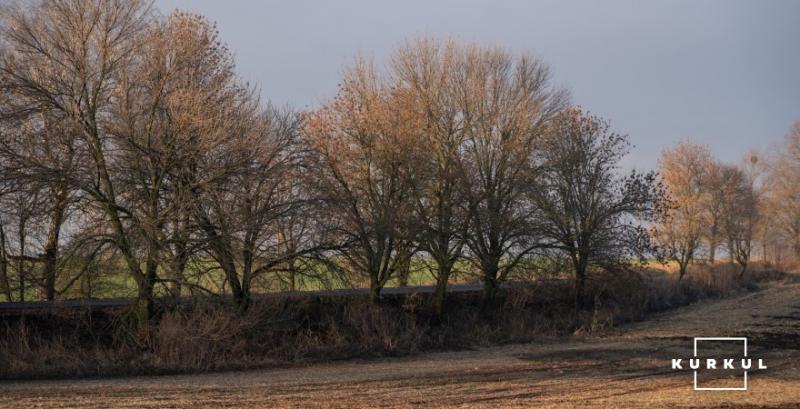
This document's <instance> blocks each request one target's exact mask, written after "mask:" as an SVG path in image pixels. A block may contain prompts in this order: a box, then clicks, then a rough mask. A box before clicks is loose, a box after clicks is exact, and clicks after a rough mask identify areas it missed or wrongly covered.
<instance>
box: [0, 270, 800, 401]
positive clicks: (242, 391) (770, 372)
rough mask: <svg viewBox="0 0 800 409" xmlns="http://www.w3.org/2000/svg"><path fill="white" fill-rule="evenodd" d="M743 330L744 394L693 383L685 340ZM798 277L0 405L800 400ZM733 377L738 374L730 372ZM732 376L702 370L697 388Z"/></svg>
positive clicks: (97, 383) (25, 392)
mask: <svg viewBox="0 0 800 409" xmlns="http://www.w3.org/2000/svg"><path fill="white" fill-rule="evenodd" d="M698 336H746V337H748V338H749V341H750V348H749V351H748V352H749V354H748V356H751V357H753V358H764V359H765V361H766V363H767V365H768V369H766V370H763V371H755V372H751V373H750V379H749V380H750V382H749V390H748V391H742V392H740V391H694V390H693V388H692V372H691V371H674V370H672V369H671V367H670V363H671V359H672V358H688V357H691V355H692V337H698ZM798 358H800V284H796V283H795V284H773V285H770V286H768V287H767V288H766V289H764V290H762V291H759V292H755V293H750V294H747V295H742V296H739V297H735V298H730V299H725V300H718V301H708V302H704V303H700V304H696V305H693V306H689V307H685V308H682V309H679V310H676V311H673V312H670V313H667V314H663V315H660V316H656V317H654V318H653V319H651V320H649V321H646V322H641V323H637V324H633V325H630V326H627V327H624V328H620V329H618V330H615V331H612V332H611V333H607V334H605V335H604V336H602V337H572V338H569V339H543V340H540V341H539V342H535V343H530V344H522V345H509V346H503V347H492V348H484V349H478V350H472V351H459V352H443V353H430V354H423V355H418V356H413V357H406V358H387V359H381V360H369V361H348V362H334V363H329V364H317V365H312V366H308V367H294V368H289V369H274V370H258V371H242V372H228V373H214V374H202V375H182V376H163V377H134V378H117V379H97V380H59V381H30V382H12V383H0V407H9V408H12V407H13V408H27V407H91V408H105V407H126V408H128V407H137V408H138V407H152V408H164V407H169V408H183V407H195V406H204V407H348V408H350V407H364V408H367V407H370V408H372V407H418V406H425V407H635V408H674V407H728V408H745V407H746V408H754V407H798V408H800V369H799V367H800V361H798ZM738 379H740V375H739V378H738ZM736 381H737V379H730V378H726V377H721V378H719V379H713V378H708V379H706V383H705V384H704V385H703V386H732V383H731V382H733V383H735V382H736Z"/></svg>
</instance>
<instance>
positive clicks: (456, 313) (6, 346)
mask: <svg viewBox="0 0 800 409" xmlns="http://www.w3.org/2000/svg"><path fill="white" fill-rule="evenodd" d="M774 280H794V276H793V275H790V274H786V273H781V272H778V271H775V270H771V269H769V268H764V267H758V268H753V269H752V271H751V272H750V273H749V274H748V275H746V276H745V277H744V279H739V277H738V270H737V269H736V268H734V267H732V266H731V267H729V266H723V265H717V266H713V267H712V266H703V265H696V266H694V267H693V268H692V270H691V271H690V272H689V274H688V275H687V276H686V277H685V278H684V279H683V280H682V281H680V282H679V281H677V280H676V277H675V276H674V274H672V273H671V272H669V271H664V270H662V269H655V268H650V269H637V270H619V271H613V272H607V271H606V272H595V273H593V274H592V275H591V277H590V280H589V288H588V290H589V291H588V294H589V295H588V296H589V297H591V298H592V299H591V302H590V303H589V304H590V305H593V306H594V307H593V309H592V310H591V311H586V312H582V313H580V314H578V315H576V314H575V312H574V311H573V309H572V305H573V300H572V289H571V286H570V285H569V283H564V285H554V284H552V283H550V284H537V283H535V282H534V283H529V284H525V285H519V286H516V287H513V288H512V289H509V290H507V291H505V292H504V293H503V294H502V297H501V300H500V302H499V303H498V304H497V305H496V306H495V308H492V309H490V310H488V311H487V310H486V309H485V308H482V306H481V302H480V298H479V294H472V293H458V294H451V295H450V296H449V297H448V299H447V304H446V313H445V314H444V315H443V316H442V317H437V316H435V315H433V314H432V312H431V311H432V309H431V307H430V305H429V300H428V298H427V297H426V296H423V295H420V294H415V295H409V296H395V297H387V298H386V299H385V300H384V303H383V304H382V305H381V306H377V305H374V304H372V303H370V302H368V301H367V300H366V299H360V298H348V297H295V298H289V299H281V300H271V301H257V302H254V304H253V306H252V308H251V309H250V310H249V311H248V312H247V313H246V314H244V315H240V314H237V313H236V312H235V310H234V309H233V308H231V307H230V306H228V305H225V304H220V303H219V302H214V301H212V300H198V301H197V302H196V303H195V304H193V305H183V306H179V307H173V308H170V309H167V310H164V311H162V312H161V314H160V316H159V317H158V319H157V321H156V322H154V323H153V331H152V333H151V334H150V336H149V337H148V338H146V339H144V340H142V339H139V338H137V337H135V336H134V335H132V333H133V332H132V331H129V330H128V327H127V326H126V321H125V319H124V317H125V312H124V311H121V310H103V311H67V312H50V313H47V314H37V315H24V316H4V317H2V324H0V377H1V378H5V379H9V378H35V377H60V376H107V375H121V374H143V373H174V372H197V371H210V370H223V369H242V368H257V367H271V366H280V365H286V364H290V363H296V362H313V361H324V360H332V359H344V358H351V357H373V356H386V355H404V354H413V353H416V352H419V351H427V350H441V349H454V348H465V347H473V346H477V345H483V346H485V345H496V344H502V343H512V342H528V341H531V340H534V339H537V338H540V337H561V336H570V335H574V334H580V335H586V334H592V333H598V332H599V333H602V331H603V330H604V329H606V328H609V327H613V326H617V325H620V324H622V323H625V322H628V321H633V320H640V319H643V318H645V317H646V316H647V315H649V314H652V313H654V312H659V311H664V310H668V309H671V308H675V307H678V306H682V305H686V304H690V303H693V302H696V301H700V300H704V299H709V298H714V297H723V296H729V295H732V294H737V293H740V292H745V291H752V290H755V289H757V288H758V286H759V285H760V283H763V282H766V281H774Z"/></svg>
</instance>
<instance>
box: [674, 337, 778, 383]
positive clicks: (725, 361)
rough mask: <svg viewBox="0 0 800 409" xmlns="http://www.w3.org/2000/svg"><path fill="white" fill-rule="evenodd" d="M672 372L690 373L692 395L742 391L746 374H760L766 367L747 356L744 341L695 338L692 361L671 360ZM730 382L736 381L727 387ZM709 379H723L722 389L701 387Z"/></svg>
mask: <svg viewBox="0 0 800 409" xmlns="http://www.w3.org/2000/svg"><path fill="white" fill-rule="evenodd" d="M672 369H673V370H692V372H693V373H694V390H696V391H746V390H747V373H748V371H757V370H764V369H767V365H766V364H765V363H764V360H763V359H760V358H759V359H753V358H750V357H748V356H747V338H745V337H695V338H694V354H693V357H692V358H689V359H683V358H678V359H673V360H672ZM730 378H735V379H736V380H735V381H733V382H735V384H731V385H728V383H730V381H729V380H728V379H730ZM709 379H710V380H712V381H713V380H719V379H725V381H724V382H723V383H725V386H714V387H709V386H703V385H708V384H709V383H710V381H709ZM719 383H720V382H715V384H719ZM739 385H741V386H739Z"/></svg>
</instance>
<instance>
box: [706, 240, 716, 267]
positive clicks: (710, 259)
mask: <svg viewBox="0 0 800 409" xmlns="http://www.w3.org/2000/svg"><path fill="white" fill-rule="evenodd" d="M716 253H717V246H715V245H712V244H711V243H709V245H708V263H709V264H712V265H713V264H714V257H715V256H716Z"/></svg>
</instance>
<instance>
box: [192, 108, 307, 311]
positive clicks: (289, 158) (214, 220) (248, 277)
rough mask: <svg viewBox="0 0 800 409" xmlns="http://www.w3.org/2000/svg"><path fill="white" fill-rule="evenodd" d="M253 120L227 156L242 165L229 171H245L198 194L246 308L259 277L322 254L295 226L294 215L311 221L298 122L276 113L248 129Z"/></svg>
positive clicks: (213, 241) (204, 225)
mask: <svg viewBox="0 0 800 409" xmlns="http://www.w3.org/2000/svg"><path fill="white" fill-rule="evenodd" d="M247 123H249V124H254V125H256V126H255V127H254V128H251V129H250V130H248V131H247V132H250V134H242V137H243V138H245V139H240V145H238V146H235V147H233V149H236V150H231V151H229V152H228V153H227V156H228V157H229V158H235V161H237V162H238V163H232V164H230V165H229V166H234V165H235V166H236V167H237V168H238V171H236V172H232V173H230V174H229V176H228V177H226V178H223V179H220V180H219V181H218V182H217V183H213V184H208V185H207V187H206V188H205V189H203V190H202V191H198V192H197V194H196V197H195V200H196V203H197V208H196V214H195V218H196V219H197V223H198V225H199V226H200V229H201V230H202V233H203V240H204V241H205V243H206V248H207V251H208V253H209V254H210V255H211V256H212V257H213V258H214V259H215V260H216V261H217V263H219V265H220V268H221V269H222V271H223V272H224V273H225V278H226V282H227V284H228V286H229V288H230V291H231V293H232V294H233V297H234V300H235V301H236V303H237V305H238V307H239V309H240V311H244V310H246V309H247V308H248V306H249V303H250V299H251V292H252V286H253V282H254V280H256V279H257V278H259V277H261V276H263V275H265V274H268V273H276V272H278V271H284V269H285V268H286V266H287V265H290V266H295V267H296V266H297V265H296V263H299V261H298V260H297V259H298V258H300V257H302V256H304V255H306V254H310V253H312V252H314V251H316V249H317V245H316V243H312V242H311V241H308V240H305V237H304V235H305V234H307V232H306V231H302V230H299V229H296V228H297V227H298V226H297V224H293V225H291V226H290V225H289V224H290V223H292V220H294V221H296V219H290V218H298V217H308V216H309V213H305V214H303V213H301V212H304V211H305V209H306V205H307V204H308V201H307V200H306V198H305V197H304V196H303V195H301V194H300V193H299V189H300V182H301V180H302V179H301V178H300V177H299V175H298V174H297V173H296V172H297V171H298V161H299V156H298V151H297V148H296V142H297V140H296V138H297V125H298V123H297V120H296V117H295V116H294V114H293V113H291V112H280V111H278V110H275V109H272V108H271V109H268V110H267V111H266V112H264V113H262V114H261V115H260V116H258V117H253V118H250V121H246V122H243V123H242V124H243V126H246V124H247ZM242 130H245V128H242ZM231 169H234V167H231ZM300 262H301V261H300ZM290 271H296V270H290Z"/></svg>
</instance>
